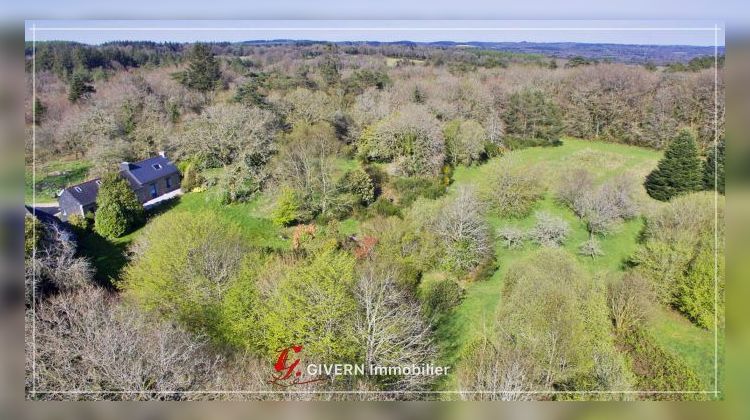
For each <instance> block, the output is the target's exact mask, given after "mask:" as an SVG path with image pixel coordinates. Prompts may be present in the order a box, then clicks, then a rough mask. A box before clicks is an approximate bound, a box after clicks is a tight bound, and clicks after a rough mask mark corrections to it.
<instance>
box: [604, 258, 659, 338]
mask: <svg viewBox="0 0 750 420" xmlns="http://www.w3.org/2000/svg"><path fill="white" fill-rule="evenodd" d="M652 301H653V292H652V286H651V284H649V282H648V281H647V280H646V279H644V278H643V276H641V275H640V274H638V273H637V272H634V271H629V272H627V273H625V275H624V276H622V277H618V278H615V279H611V280H610V281H609V282H608V284H607V303H608V304H609V311H610V315H611V316H612V323H613V324H614V327H615V330H616V331H617V332H618V333H627V332H629V331H634V330H636V329H638V328H640V327H642V326H643V324H644V322H645V320H646V318H647V317H648V315H649V314H650V312H651V306H652Z"/></svg>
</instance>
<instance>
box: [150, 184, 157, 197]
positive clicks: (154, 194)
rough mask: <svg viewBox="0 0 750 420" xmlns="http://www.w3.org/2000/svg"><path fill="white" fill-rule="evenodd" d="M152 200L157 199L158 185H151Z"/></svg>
mask: <svg viewBox="0 0 750 420" xmlns="http://www.w3.org/2000/svg"><path fill="white" fill-rule="evenodd" d="M151 198H156V184H151Z"/></svg>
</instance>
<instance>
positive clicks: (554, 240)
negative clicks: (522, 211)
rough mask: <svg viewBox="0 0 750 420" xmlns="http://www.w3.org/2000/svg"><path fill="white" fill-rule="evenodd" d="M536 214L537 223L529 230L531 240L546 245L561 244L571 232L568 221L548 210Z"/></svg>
mask: <svg viewBox="0 0 750 420" xmlns="http://www.w3.org/2000/svg"><path fill="white" fill-rule="evenodd" d="M535 216H536V224H535V225H534V228H533V229H532V230H531V232H529V237H531V240H533V241H534V242H536V243H538V244H539V245H542V246H546V247H558V246H561V245H562V244H563V242H565V239H567V237H568V234H569V233H570V226H569V225H568V222H566V221H565V220H563V218H562V217H559V216H554V215H552V214H550V213H547V212H546V211H538V212H536V215H535Z"/></svg>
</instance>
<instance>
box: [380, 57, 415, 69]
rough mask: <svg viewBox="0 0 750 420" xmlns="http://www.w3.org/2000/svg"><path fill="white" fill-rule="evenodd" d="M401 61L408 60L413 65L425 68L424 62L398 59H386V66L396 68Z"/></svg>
mask: <svg viewBox="0 0 750 420" xmlns="http://www.w3.org/2000/svg"><path fill="white" fill-rule="evenodd" d="M401 60H407V61H409V62H411V63H412V64H415V65H419V66H423V65H424V64H425V61H424V60H416V59H403V58H396V57H386V58H385V65H386V66H388V67H396V64H398V62H399V61H401Z"/></svg>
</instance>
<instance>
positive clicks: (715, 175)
mask: <svg viewBox="0 0 750 420" xmlns="http://www.w3.org/2000/svg"><path fill="white" fill-rule="evenodd" d="M715 152H716V153H714V148H713V145H712V146H711V149H710V151H709V152H708V158H707V159H706V164H705V165H704V166H703V185H704V186H705V187H706V189H707V190H713V189H714V182H716V190H717V191H719V192H720V193H722V194H724V139H721V140H719V143H718V144H717V145H716V150H715Z"/></svg>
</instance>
